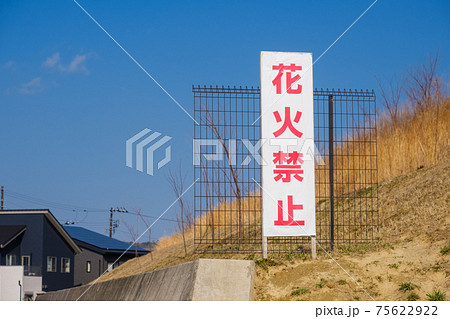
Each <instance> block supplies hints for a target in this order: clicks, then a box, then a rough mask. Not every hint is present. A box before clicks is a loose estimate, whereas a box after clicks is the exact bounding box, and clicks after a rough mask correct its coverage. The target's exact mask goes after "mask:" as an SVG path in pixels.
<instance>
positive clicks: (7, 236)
mask: <svg viewBox="0 0 450 319" xmlns="http://www.w3.org/2000/svg"><path fill="white" fill-rule="evenodd" d="M25 229H27V227H26V226H25V225H0V248H4V247H6V246H7V245H8V244H9V243H10V242H12V241H13V240H14V239H16V238H17V237H18V236H19V235H20V234H22V233H23V232H24V231H25Z"/></svg>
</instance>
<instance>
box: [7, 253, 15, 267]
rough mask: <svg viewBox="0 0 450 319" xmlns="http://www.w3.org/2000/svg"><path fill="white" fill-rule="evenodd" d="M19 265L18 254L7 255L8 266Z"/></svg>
mask: <svg viewBox="0 0 450 319" xmlns="http://www.w3.org/2000/svg"><path fill="white" fill-rule="evenodd" d="M15 265H17V260H16V255H6V266H15Z"/></svg>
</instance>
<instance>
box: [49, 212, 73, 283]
mask: <svg viewBox="0 0 450 319" xmlns="http://www.w3.org/2000/svg"><path fill="white" fill-rule="evenodd" d="M43 228H44V233H43V242H44V246H43V247H44V249H43V252H42V260H43V261H44V264H43V266H44V267H43V268H42V286H43V290H44V291H53V290H60V289H65V288H69V287H72V286H73V283H74V264H75V261H74V252H73V250H72V248H71V247H70V246H69V245H68V244H67V242H66V241H65V240H64V239H63V238H62V237H61V236H60V235H59V233H58V231H57V230H56V229H55V228H54V227H53V225H52V224H50V222H49V221H48V220H47V219H45V220H44V227H43ZM48 256H52V257H56V260H57V262H56V272H48V271H47V257H48ZM63 257H65V258H69V259H70V272H69V273H63V272H62V271H61V270H62V269H61V265H62V258H63Z"/></svg>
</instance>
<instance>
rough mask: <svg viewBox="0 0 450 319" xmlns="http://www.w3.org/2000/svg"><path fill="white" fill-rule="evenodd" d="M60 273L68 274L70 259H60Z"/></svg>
mask: <svg viewBox="0 0 450 319" xmlns="http://www.w3.org/2000/svg"><path fill="white" fill-rule="evenodd" d="M61 272H63V273H69V272H70V259H69V258H65V257H63V258H61Z"/></svg>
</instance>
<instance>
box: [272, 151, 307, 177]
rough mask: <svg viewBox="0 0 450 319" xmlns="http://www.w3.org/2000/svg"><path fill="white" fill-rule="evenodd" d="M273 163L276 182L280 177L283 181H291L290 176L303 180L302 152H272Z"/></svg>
mask: <svg viewBox="0 0 450 319" xmlns="http://www.w3.org/2000/svg"><path fill="white" fill-rule="evenodd" d="M273 157H274V159H273V163H274V164H276V165H275V169H274V170H273V173H274V174H275V177H274V179H275V181H276V182H278V181H279V180H280V179H281V181H282V182H283V183H289V182H290V181H291V176H294V178H295V179H296V180H298V181H300V182H301V181H303V177H302V176H300V174H303V170H302V169H301V168H302V164H303V159H302V157H303V153H299V152H297V151H294V152H292V153H284V152H282V151H279V152H276V153H273Z"/></svg>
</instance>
